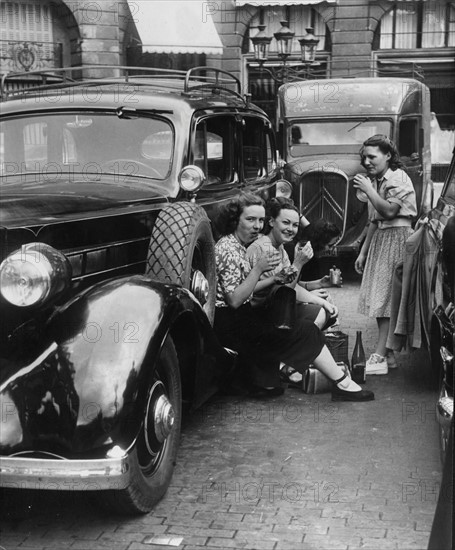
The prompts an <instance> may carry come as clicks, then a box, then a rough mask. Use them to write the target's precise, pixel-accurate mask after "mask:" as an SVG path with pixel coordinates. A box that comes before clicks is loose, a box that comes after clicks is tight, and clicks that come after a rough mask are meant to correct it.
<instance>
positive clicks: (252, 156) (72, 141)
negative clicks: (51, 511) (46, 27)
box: [0, 67, 290, 513]
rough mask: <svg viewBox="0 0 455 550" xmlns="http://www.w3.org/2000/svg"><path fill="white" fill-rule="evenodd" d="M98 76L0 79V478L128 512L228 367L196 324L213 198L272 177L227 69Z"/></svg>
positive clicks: (211, 277) (167, 468) (147, 493)
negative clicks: (185, 414)
mask: <svg viewBox="0 0 455 550" xmlns="http://www.w3.org/2000/svg"><path fill="white" fill-rule="evenodd" d="M109 69H110V70H111V71H112V68H109ZM84 70H85V69H84ZM96 70H97V71H99V70H100V68H99V67H98V68H96ZM116 70H118V71H123V72H124V74H125V76H123V77H119V78H92V79H81V80H76V79H73V78H70V77H71V74H69V72H70V70H69V69H65V70H61V71H56V72H52V73H39V74H37V73H28V74H27V75H25V76H24V75H17V74H16V75H9V77H8V80H7V81H4V82H3V83H2V90H3V91H4V92H5V93H4V95H3V99H4V101H3V103H2V114H1V121H0V122H1V129H0V191H1V198H0V216H1V218H0V238H1V265H0V285H1V286H0V291H1V296H0V308H1V310H0V340H1V344H0V345H1V348H0V349H1V352H0V384H1V388H0V401H1V429H0V454H1V457H0V485H1V486H2V487H4V488H13V489H16V488H17V489H23V488H25V489H38V490H47V489H49V490H55V489H57V490H74V491H79V490H87V491H103V494H104V496H105V500H106V501H107V502H110V503H111V504H112V506H114V507H115V508H117V509H118V510H120V511H123V512H131V513H136V512H147V511H149V510H150V509H151V507H152V506H153V505H154V504H155V503H156V502H157V501H158V500H159V499H160V498H161V496H162V495H163V494H164V493H165V491H166V488H167V486H168V484H169V482H170V478H171V476H172V471H173V465H174V462H175V459H176V454H177V449H178V442H179V435H180V425H181V416H182V405H183V409H184V410H186V408H185V406H187V408H195V407H197V406H200V405H201V403H203V402H204V400H206V399H207V398H208V397H209V396H211V395H213V393H214V392H215V391H216V389H217V387H218V386H219V384H220V381H222V380H223V377H225V376H226V373H228V372H229V369H230V368H231V367H232V363H233V357H232V353H230V352H229V351H228V350H225V349H224V348H222V347H220V346H219V344H218V342H217V340H216V338H215V337H214V334H213V332H212V327H211V322H212V321H213V316H214V304H215V265H214V258H215V256H214V236H213V231H212V223H211V221H212V220H213V218H214V216H216V207H217V206H219V205H220V204H223V202H225V201H227V200H229V199H230V198H231V197H232V196H234V195H235V194H237V193H238V192H239V191H240V190H241V189H245V190H254V191H256V192H258V193H261V194H263V195H264V196H268V195H272V194H275V193H276V192H277V191H276V188H277V187H278V186H277V185H276V183H275V182H276V180H277V178H278V176H279V173H278V171H277V159H276V145H275V138H274V134H273V130H272V128H271V124H270V122H269V120H268V119H267V117H266V116H265V114H264V113H263V112H262V111H261V110H260V109H258V108H257V107H255V106H253V105H251V104H250V103H249V101H248V99H245V98H243V97H242V96H241V94H240V83H239V81H238V80H237V79H235V78H234V77H232V76H231V75H229V74H228V73H225V72H223V71H219V70H215V69H209V68H204V67H198V68H195V69H193V70H191V71H188V72H187V73H185V72H183V73H181V72H176V71H163V70H161V71H160V70H152V69H150V70H148V71H145V70H144V69H143V68H141V70H140V73H137V70H136V73H137V74H136V76H134V72H135V71H134V69H131V68H128V69H127V68H118V67H117V68H116ZM111 74H112V73H111ZM62 75H63V76H64V77H65V78H64V80H62ZM20 79H22V81H24V79H25V83H26V84H27V86H28V89H25V90H22V91H20V90H18V89H17V86H16V85H14V83H17V82H18V80H20ZM37 79H38V80H39V79H42V81H43V82H41V84H40V85H37V83H36V80H37ZM8 83H10V84H11V83H12V84H13V85H10V87H9V88H8ZM232 85H233V86H232ZM231 88H233V89H231ZM8 90H9V93H8V94H7V93H6V92H7V91H8ZM279 188H280V190H281V191H282V192H283V193H285V192H286V193H289V192H290V188H289V186H286V183H282V184H280V186H279Z"/></svg>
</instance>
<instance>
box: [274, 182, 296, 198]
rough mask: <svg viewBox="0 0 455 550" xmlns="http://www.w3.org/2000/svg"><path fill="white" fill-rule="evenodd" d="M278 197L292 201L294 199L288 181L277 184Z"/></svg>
mask: <svg viewBox="0 0 455 550" xmlns="http://www.w3.org/2000/svg"><path fill="white" fill-rule="evenodd" d="M276 196H277V197H285V198H286V199H290V198H291V197H292V185H291V184H290V183H289V182H288V181H287V180H278V181H277V182H276Z"/></svg>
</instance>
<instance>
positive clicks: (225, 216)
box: [214, 192, 265, 236]
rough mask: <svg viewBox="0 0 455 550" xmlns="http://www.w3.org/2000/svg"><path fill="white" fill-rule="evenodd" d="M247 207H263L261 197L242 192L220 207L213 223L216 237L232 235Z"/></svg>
mask: <svg viewBox="0 0 455 550" xmlns="http://www.w3.org/2000/svg"><path fill="white" fill-rule="evenodd" d="M248 206H265V203H264V201H263V199H262V198H261V197H259V196H258V195H255V194H254V193H245V192H242V193H240V194H239V195H237V197H235V198H233V199H232V200H230V201H229V202H228V203H227V204H224V205H223V206H221V207H220V209H219V211H218V215H217V216H216V219H215V222H214V225H215V228H216V231H217V233H218V235H219V236H223V235H229V234H231V233H233V232H234V231H235V230H236V228H237V225H238V224H239V220H240V214H241V213H242V212H243V211H244V209H245V208H248Z"/></svg>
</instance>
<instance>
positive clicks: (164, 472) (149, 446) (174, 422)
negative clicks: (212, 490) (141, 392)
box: [107, 337, 182, 514]
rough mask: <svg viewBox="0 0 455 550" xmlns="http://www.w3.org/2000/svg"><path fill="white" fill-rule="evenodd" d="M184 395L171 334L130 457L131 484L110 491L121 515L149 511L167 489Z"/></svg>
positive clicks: (109, 501)
mask: <svg viewBox="0 0 455 550" xmlns="http://www.w3.org/2000/svg"><path fill="white" fill-rule="evenodd" d="M181 417H182V396H181V383H180V372H179V366H178V358H177V353H176V350H175V347H174V344H173V342H172V339H171V338H170V337H168V338H167V339H166V341H165V343H164V345H163V347H162V350H161V353H160V355H159V360H158V363H157V368H156V370H155V373H154V376H153V380H152V381H151V384H150V386H149V390H148V394H147V403H146V408H145V412H144V419H143V423H142V427H141V430H140V433H139V436H138V438H137V440H136V442H135V444H134V447H133V449H132V451H131V454H130V456H129V468H130V469H129V472H130V483H129V486H128V487H127V488H126V489H123V490H119V491H110V492H108V493H107V504H108V506H109V507H110V508H113V509H114V510H115V511H117V512H119V513H122V514H138V513H147V512H149V511H150V510H151V509H152V508H153V506H154V505H155V504H156V503H157V502H158V501H159V500H160V499H161V497H162V496H163V495H164V493H165V492H166V490H167V488H168V486H169V483H170V481H171V478H172V473H173V470H174V465H175V460H176V456H177V451H178V447H179V441H180V425H181Z"/></svg>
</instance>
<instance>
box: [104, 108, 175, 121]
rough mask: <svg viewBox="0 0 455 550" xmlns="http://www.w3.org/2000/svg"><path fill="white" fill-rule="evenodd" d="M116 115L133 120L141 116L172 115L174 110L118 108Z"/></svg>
mask: <svg viewBox="0 0 455 550" xmlns="http://www.w3.org/2000/svg"><path fill="white" fill-rule="evenodd" d="M115 114H116V115H117V116H118V117H119V118H122V119H127V120H128V119H133V118H138V117H140V116H150V115H172V114H174V111H173V110H172V109H134V108H133V107H123V106H122V107H118V108H117V109H116V111H115Z"/></svg>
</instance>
